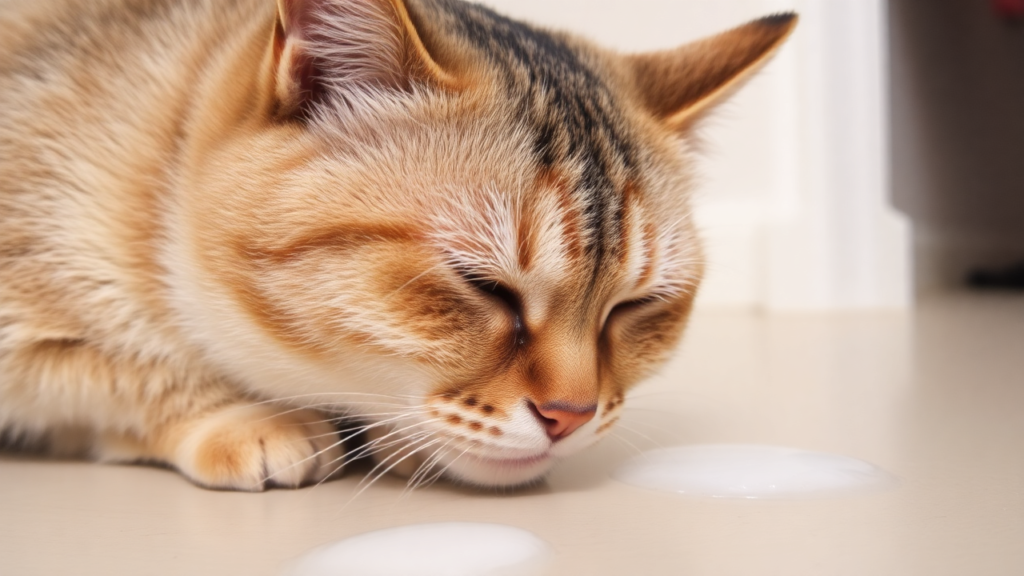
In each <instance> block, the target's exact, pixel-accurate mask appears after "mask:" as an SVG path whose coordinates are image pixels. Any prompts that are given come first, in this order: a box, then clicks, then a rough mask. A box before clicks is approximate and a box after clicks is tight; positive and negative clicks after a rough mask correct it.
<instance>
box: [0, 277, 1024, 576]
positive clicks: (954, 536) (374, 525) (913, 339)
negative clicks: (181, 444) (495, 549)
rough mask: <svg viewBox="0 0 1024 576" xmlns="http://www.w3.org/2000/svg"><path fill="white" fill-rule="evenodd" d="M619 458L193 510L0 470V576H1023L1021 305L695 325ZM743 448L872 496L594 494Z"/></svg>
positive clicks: (145, 489)
mask: <svg viewBox="0 0 1024 576" xmlns="http://www.w3.org/2000/svg"><path fill="white" fill-rule="evenodd" d="M633 396H634V398H633V400H631V403H630V404H631V408H630V410H629V412H628V417H626V418H624V420H623V426H622V427H621V428H620V429H619V430H618V432H617V436H615V437H612V438H608V439H607V440H605V441H604V442H603V443H602V444H600V445H598V446H596V447H595V448H593V449H591V450H590V451H589V452H587V453H585V454H582V455H580V456H578V457H576V458H575V459H572V460H570V461H567V462H565V463H564V464H562V465H561V466H560V468H558V469H557V470H556V472H555V473H554V474H553V475H552V477H551V478H550V480H549V481H548V482H547V483H546V484H544V485H542V486H540V487H537V488H533V489H530V490H526V491H521V492H515V493H509V494H503V495H499V494H491V493H478V492H468V491H464V490H460V489H457V488H454V487H451V486H445V485H435V486H434V487H431V488H429V489H425V490H421V491H418V492H415V493H412V494H411V495H410V494H407V495H402V489H403V487H404V486H403V484H402V482H401V481H399V480H396V479H386V480H384V481H382V482H380V483H379V484H377V485H375V486H373V487H372V488H371V489H370V490H368V491H366V492H365V493H363V494H362V495H360V496H359V497H358V498H356V499H355V500H354V501H351V502H350V500H351V497H352V495H353V494H354V493H355V490H356V487H357V484H358V478H355V477H347V478H343V479H342V480H339V481H336V482H332V483H329V484H325V485H323V486H320V487H317V488H314V489H305V490H300V491H272V492H269V493H264V494H238V493H223V492H210V491H205V490H201V489H198V488H195V487H193V486H191V485H190V484H188V483H187V482H186V481H185V480H183V479H182V478H180V477H179V476H177V475H175V474H173V473H170V472H168V471H165V470H159V469H154V468H144V467H127V466H125V467H120V466H98V465H90V464H84V463H76V462H49V461H35V460H31V459H25V458H21V457H17V456H11V455H8V456H4V457H0V519H2V521H0V574H4V575H8V574H9V575H36V574H40V575H42V574H74V575H81V576H87V575H94V574H95V575H103V576H119V575H132V576H135V575H144V574H145V575H165V574H166V575H172V574H173V575H192V576H202V575H206V574H211V575H226V574H245V575H251V576H257V575H274V574H278V573H279V572H280V570H281V566H282V563H283V562H286V561H288V560H289V559H292V558H295V557H297V556H299V555H301V554H303V553H304V552H306V551H307V550H309V549H311V548H314V547H316V546H318V545H321V544H324V543H328V542H332V541H336V540H338V539H341V538H345V537H347V536H350V535H354V534H358V533H361V532H365V531H369V530H374V529H379V528H385V527H392V526H399V525H404V524H409V523H414V522H435V521H480V522H496V523H503V524H509V525H513V526H518V527H522V528H526V529H528V530H531V531H533V532H534V533H536V534H538V535H539V536H541V537H542V538H544V539H545V540H547V541H548V542H550V543H551V545H552V546H553V548H554V550H555V552H556V556H555V559H554V564H553V565H552V566H551V570H550V573H551V574H559V575H582V574H586V575H588V576H599V575H616V576H619V575H662V574H664V575H688V576H710V575H772V574H779V575H787V576H798V575H808V576H829V575H872V576H884V575H890V574H891V575H903V576H912V575H928V576H940V575H972V576H983V575H993V576H994V575H1010V574H1024V296H1017V295H1007V294H1002V295H1001V294H988V295H973V296H968V295H960V296H949V297H942V298H935V299H931V300H928V301H925V302H923V303H922V304H921V305H920V306H919V307H918V309H917V310H915V311H914V313H912V314H907V315H901V314H852V313H851V314H832V315H785V316H783V315H777V316H762V315H755V314H748V313H724V312H704V313H700V314H699V315H698V316H697V317H696V318H695V319H694V322H693V325H692V329H691V331H690V333H689V335H688V337H687V340H686V342H685V345H684V346H683V349H682V350H681V353H680V354H679V356H678V358H677V360H676V361H674V362H673V363H672V364H671V365H670V366H668V367H667V368H666V370H664V373H663V375H662V376H660V377H658V378H655V379H654V380H652V381H651V382H650V383H649V384H647V385H646V386H644V387H642V388H641V389H639V390H637V391H636V392H635V393H634V394H633ZM720 442H728V443H763V444H778V445H786V446H794V447H799V448H804V449H810V450H819V451H826V452H833V453H838V454H844V455H847V456H853V457H856V458H860V459H863V460H867V461H869V462H872V463H874V464H876V465H878V466H880V467H882V468H884V469H886V470H888V471H890V472H892V473H894V474H895V475H896V476H898V477H899V479H900V484H899V487H897V488H895V489H892V490H888V491H885V492H881V493H876V494H868V495H860V496H851V497H843V498H826V499H816V500H794V501H746V500H732V501H725V500H708V499H696V498H688V497H683V496H678V495H674V494H669V493H660V492H653V491H646V490H642V489H639V488H634V487H631V486H627V485H624V484H621V483H619V482H617V481H615V480H612V479H610V472H611V471H612V470H613V469H614V468H615V466H616V465H617V464H619V463H620V462H622V461H623V460H624V459H626V458H628V457H630V456H631V455H632V454H634V453H635V452H636V451H637V450H643V449H647V448H651V447H655V446H659V445H675V444H693V443H720Z"/></svg>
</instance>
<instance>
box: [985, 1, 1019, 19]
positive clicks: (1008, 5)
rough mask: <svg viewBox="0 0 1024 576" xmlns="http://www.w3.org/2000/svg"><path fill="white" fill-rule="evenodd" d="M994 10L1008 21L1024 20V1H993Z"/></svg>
mask: <svg viewBox="0 0 1024 576" xmlns="http://www.w3.org/2000/svg"><path fill="white" fill-rule="evenodd" d="M992 9H993V10H995V11H996V14H998V15H999V16H1000V17H1002V18H1005V19H1007V20H1020V19H1021V18H1024V0H992Z"/></svg>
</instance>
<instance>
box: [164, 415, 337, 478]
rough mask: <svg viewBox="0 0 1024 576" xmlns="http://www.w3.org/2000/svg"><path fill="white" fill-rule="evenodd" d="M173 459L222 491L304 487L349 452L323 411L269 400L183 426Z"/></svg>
mask: <svg viewBox="0 0 1024 576" xmlns="http://www.w3.org/2000/svg"><path fill="white" fill-rule="evenodd" d="M179 434H180V436H179V438H178V441H177V442H176V448H175V450H174V451H173V456H172V458H171V460H172V461H171V464H173V465H174V466H175V467H176V468H177V469H178V470H180V471H181V473H182V474H184V475H185V476H188V477H189V478H190V479H191V480H192V481H193V482H195V483H196V484H199V485H201V486H205V487H208V488H216V489H221V490H246V491H260V490H264V489H266V488H270V487H275V486H280V487H289V488H294V487H299V486H303V485H306V484H310V483H315V482H319V481H321V480H323V479H325V478H327V477H329V476H333V475H335V474H337V473H338V472H340V471H341V468H342V465H343V463H344V451H343V449H342V447H341V446H340V445H337V442H338V435H337V433H336V432H335V429H334V427H333V426H331V424H330V423H328V422H325V421H324V415H323V414H321V413H319V412H316V411H313V410H296V411H294V412H287V411H285V410H283V409H281V408H277V407H271V406H266V405H257V406H234V407H229V408H225V409H223V410H220V411H218V412H215V413H213V414H209V415H207V416H204V417H203V418H201V419H199V420H196V421H194V422H191V423H189V424H187V425H186V426H184V427H183V429H182V430H180V431H179Z"/></svg>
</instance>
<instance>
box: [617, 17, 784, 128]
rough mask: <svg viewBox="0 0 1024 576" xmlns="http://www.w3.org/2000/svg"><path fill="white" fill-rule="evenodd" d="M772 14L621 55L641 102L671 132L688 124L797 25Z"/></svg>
mask: <svg viewBox="0 0 1024 576" xmlns="http://www.w3.org/2000/svg"><path fill="white" fill-rule="evenodd" d="M796 23H797V15H796V14H793V13H786V14H777V15H774V16H768V17H765V18H761V19H759V20H754V21H753V22H750V23H748V24H745V25H743V26H740V27H738V28H733V29H732V30H728V31H726V32H722V33H721V34H717V35H715V36H711V37H708V38H704V39H702V40H698V41H696V42H693V43H691V44H686V45H684V46H681V47H679V48H675V49H672V50H664V51H660V52H650V53H645V54H633V55H629V56H626V61H627V64H628V67H629V71H630V73H631V74H632V77H633V81H634V82H635V84H636V86H637V87H638V88H639V90H640V98H641V101H642V102H643V104H644V105H645V106H646V108H647V109H648V110H649V111H650V112H651V113H652V114H654V116H655V117H657V118H659V119H661V120H663V121H664V122H665V123H667V124H668V125H669V126H670V127H672V128H674V129H679V130H681V129H683V128H686V127H687V126H689V125H690V124H691V123H692V122H693V121H694V120H695V119H697V118H699V117H700V116H701V114H702V113H704V112H706V111H707V110H708V109H709V108H710V107H711V106H713V105H714V104H715V103H717V102H719V101H720V100H721V99H722V98H724V97H725V96H727V95H728V94H730V93H731V92H732V91H733V90H734V89H735V88H736V87H738V86H739V85H740V84H741V83H742V81H743V80H745V79H746V78H748V77H749V76H750V75H751V74H752V73H753V72H754V71H756V70H757V69H758V68H759V67H760V66H761V65H762V64H763V63H764V62H766V61H767V60H768V59H769V58H770V57H771V56H772V54H774V53H775V51H776V49H777V48H778V47H779V46H780V45H781V44H782V42H783V41H784V40H785V39H786V37H787V36H789V34H790V33H791V32H792V31H793V28H794V27H796Z"/></svg>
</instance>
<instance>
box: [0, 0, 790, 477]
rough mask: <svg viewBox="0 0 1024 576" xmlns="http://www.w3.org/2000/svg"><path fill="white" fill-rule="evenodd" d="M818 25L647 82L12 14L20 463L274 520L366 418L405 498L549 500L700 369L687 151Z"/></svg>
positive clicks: (441, 55) (406, 23)
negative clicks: (574, 466)
mask: <svg viewBox="0 0 1024 576" xmlns="http://www.w3.org/2000/svg"><path fill="white" fill-rule="evenodd" d="M794 24H795V17H794V16H792V15H782V16H776V17H770V18H766V19H763V20H759V21H756V22H752V23H751V24H748V25H746V26H743V27H740V28H737V29H735V30H732V31H730V32H727V33H724V34H722V35H720V36H716V37H713V38H710V39H707V40H704V41H701V42H698V43H695V44H691V45H688V46H685V47H682V48H680V49H677V50H670V51H665V52H659V53H652V54H641V55H632V56H622V55H617V54H614V53H611V52H608V51H605V50H602V49H600V48H597V47H595V46H592V45H591V44H588V43H586V42H585V41H583V40H580V39H577V38H575V37H572V36H569V35H565V34H560V33H553V32H547V31H543V30H540V29H538V28H534V27H530V26H527V25H524V24H521V23H518V22H515V21H512V20H508V19H505V18H503V17H501V16H498V15H496V14H494V13H492V12H491V11H489V10H487V9H485V8H482V7H479V6H476V5H471V4H465V3H462V2H458V1H457V0H408V1H407V2H402V1H401V0H280V1H279V2H278V3H277V5H276V6H275V2H274V0H47V1H41V0H7V1H6V2H4V3H3V5H2V6H0V30H2V31H3V32H2V34H0V428H2V429H3V431H4V436H5V438H6V439H7V441H8V442H12V441H13V442H28V443H36V444H42V445H45V446H46V447H48V448H49V449H50V450H51V451H53V452H72V453H86V454H88V455H90V456H91V457H93V458H96V459H99V460H104V461H155V462H161V463H165V464H168V465H170V466H173V467H175V468H177V469H178V470H180V471H181V472H182V473H183V474H185V475H186V476H188V477H189V478H190V479H192V480H193V481H195V482H197V483H199V484H201V485H205V486H210V487H218V488H232V489H246V490H253V489H261V488H263V487H266V486H268V485H281V486H295V485H300V484H302V483H306V482H310V481H315V480H319V479H322V478H324V477H326V476H327V475H329V474H331V473H332V472H333V471H336V470H337V469H338V468H339V466H340V463H341V459H342V458H343V454H342V449H341V447H340V446H339V445H338V444H337V439H338V436H337V435H336V433H335V431H334V428H333V427H332V426H331V424H330V423H329V422H328V421H327V420H326V418H327V417H328V415H325V414H324V412H327V413H329V414H331V415H333V414H336V413H338V412H344V413H347V414H359V415H362V417H363V418H364V421H365V422H369V423H376V424H377V425H376V426H371V427H370V429H369V431H370V436H371V438H372V439H374V440H375V442H376V444H375V445H374V449H375V450H376V451H377V452H376V454H377V457H378V459H379V460H380V461H381V462H382V465H381V469H382V470H383V469H387V468H391V467H394V469H395V470H404V471H405V472H406V473H410V472H411V471H412V470H415V469H416V467H417V466H419V465H422V466H421V467H420V468H419V469H420V475H419V477H418V478H419V479H420V480H422V479H424V478H426V474H427V473H428V472H429V473H430V474H434V473H435V471H440V470H442V469H447V472H448V474H449V475H451V476H452V477H454V478H458V479H462V480H465V481H469V482H474V483H480V484H488V485H511V484H517V483H522V482H525V481H529V480H532V479H534V478H536V477H538V476H540V475H542V474H543V473H544V472H545V471H546V470H548V469H549V468H550V466H551V464H552V462H553V461H555V460H556V459H557V458H558V457H561V456H564V455H567V454H570V453H572V452H575V451H577V450H579V449H580V448H581V447H583V446H586V445H589V444H591V443H592V442H594V441H595V440H597V439H598V438H599V437H600V436H601V435H603V434H604V433H605V432H606V431H607V430H608V429H609V427H611V426H612V425H613V424H614V422H615V421H616V419H617V418H618V415H619V413H620V410H621V406H622V403H623V395H624V393H625V392H626V390H627V389H628V388H629V387H631V386H633V385H634V384H635V383H636V382H638V381H639V380H640V379H642V378H643V377H644V376H645V375H646V374H648V373H650V372H651V370H652V369H654V368H655V367H656V366H658V364H659V363H660V362H661V361H662V360H663V359H664V358H665V357H666V356H667V355H668V354H669V352H670V351H671V350H672V348H673V346H674V345H675V344H676V342H677V340H678V339H679V337H680V334H681V332H682V330H683V326H684V324H685V321H686V318H687V315H688V313H689V310H690V307H691V303H692V301H693V297H694V291H695V290H696V288H697V285H698V283H699V280H700V276H701V269H702V260H701V252H700V248H699V244H698V242H697V240H696V238H695V234H694V230H693V224H692V222H691V220H690V215H689V199H688V194H689V186H690V172H691V158H690V156H689V155H688V153H687V151H686V146H685V140H686V135H687V131H688V129H689V127H690V125H691V123H692V121H693V119H694V118H696V117H697V116H698V115H699V114H700V113H701V112H703V111H704V109H705V108H706V107H707V106H708V105H709V104H711V103H714V102H715V101H717V100H718V99H719V98H720V96H721V95H722V94H723V93H724V92H726V91H727V90H729V89H730V88H731V87H733V86H734V85H736V83H737V82H738V81H739V80H740V79H742V78H743V77H744V76H745V75H746V74H747V73H748V72H749V71H751V70H753V69H754V68H756V66H757V65H758V64H760V63H761V62H762V61H764V60H765V59H766V58H767V57H768V55H770V53H771V52H772V51H773V50H774V49H775V48H776V47H777V46H778V45H779V44H780V43H781V41H782V39H783V38H784V37H785V36H786V35H787V34H788V32H789V31H790V30H791V29H792V27H793V25H794ZM269 401H273V402H269ZM367 452H369V451H367ZM410 464H412V465H411V466H410Z"/></svg>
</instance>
